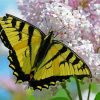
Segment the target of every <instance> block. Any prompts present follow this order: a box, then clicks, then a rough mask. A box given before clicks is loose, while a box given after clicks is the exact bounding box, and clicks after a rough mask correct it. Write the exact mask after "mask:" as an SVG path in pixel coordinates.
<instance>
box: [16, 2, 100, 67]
mask: <svg viewBox="0 0 100 100" xmlns="http://www.w3.org/2000/svg"><path fill="white" fill-rule="evenodd" d="M94 1H96V0H94ZM17 2H18V6H19V9H20V10H21V13H22V15H24V16H25V18H26V20H27V21H28V22H30V23H32V24H33V25H35V26H37V27H38V28H40V29H41V30H42V31H43V32H44V33H45V34H48V32H49V31H51V30H52V31H54V34H55V35H57V39H60V40H61V41H62V42H64V43H65V44H66V43H67V44H68V45H69V46H72V47H74V49H75V50H79V52H83V53H84V54H85V55H87V56H88V57H89V64H92V63H94V65H95V66H100V58H99V57H98V54H96V55H95V50H94V47H96V46H97V45H99V44H100V19H99V18H100V5H99V4H94V5H93V3H94V2H93V1H91V2H90V4H89V7H90V9H89V11H90V12H88V13H87V11H84V10H83V9H82V7H78V9H76V10H75V9H73V8H72V7H71V6H69V5H68V0H41V1H39V0H17ZM91 5H92V6H91ZM98 17H99V18H98ZM92 18H94V19H95V18H97V19H95V20H92ZM94 45H96V46H94ZM99 47H100V46H99ZM77 48H78V49H77ZM92 55H95V56H96V59H97V60H96V61H93V60H95V59H94V56H92ZM97 63H98V64H97Z"/></svg>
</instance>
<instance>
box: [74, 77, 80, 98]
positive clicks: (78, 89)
mask: <svg viewBox="0 0 100 100" xmlns="http://www.w3.org/2000/svg"><path fill="white" fill-rule="evenodd" d="M74 78H75V81H76V85H77V91H78V96H79V100H82V94H81V90H80V85H79V81H78V79H77V77H76V76H74Z"/></svg>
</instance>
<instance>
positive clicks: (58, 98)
mask: <svg viewBox="0 0 100 100" xmlns="http://www.w3.org/2000/svg"><path fill="white" fill-rule="evenodd" d="M50 100H68V99H67V98H65V97H55V98H52V99H50Z"/></svg>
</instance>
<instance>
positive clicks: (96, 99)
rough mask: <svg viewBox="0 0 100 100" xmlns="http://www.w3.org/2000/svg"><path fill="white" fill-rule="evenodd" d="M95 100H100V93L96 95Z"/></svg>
mask: <svg viewBox="0 0 100 100" xmlns="http://www.w3.org/2000/svg"><path fill="white" fill-rule="evenodd" d="M94 100H100V92H98V93H97V94H96V97H95V99H94Z"/></svg>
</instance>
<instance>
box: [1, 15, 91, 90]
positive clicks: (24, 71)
mask: <svg viewBox="0 0 100 100" xmlns="http://www.w3.org/2000/svg"><path fill="white" fill-rule="evenodd" d="M0 38H1V40H2V42H3V44H4V45H5V46H6V47H7V48H8V49H9V56H8V60H9V61H10V65H9V66H10V68H12V69H13V70H14V72H13V74H14V75H15V76H16V77H17V81H22V82H24V81H28V83H29V86H31V87H33V89H40V90H41V89H42V88H49V86H50V85H54V84H55V83H56V81H62V80H63V79H68V78H69V77H70V76H77V78H79V79H81V78H83V77H91V76H92V74H91V71H90V69H89V67H88V66H87V64H86V63H85V62H84V60H83V59H82V58H81V57H79V56H78V55H77V54H76V53H75V52H74V51H73V50H71V49H70V48H69V47H68V46H66V45H65V44H63V43H62V42H60V41H58V40H54V34H53V31H50V32H49V33H48V35H45V34H44V33H43V32H42V31H41V30H40V29H39V28H37V27H36V26H34V25H32V24H30V23H28V22H26V21H24V20H22V19H20V18H17V17H15V16H13V15H10V14H6V16H4V17H2V18H0Z"/></svg>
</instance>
